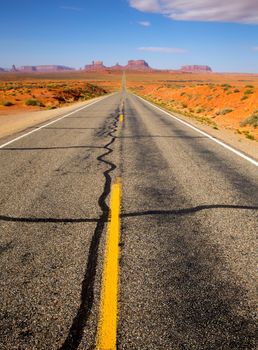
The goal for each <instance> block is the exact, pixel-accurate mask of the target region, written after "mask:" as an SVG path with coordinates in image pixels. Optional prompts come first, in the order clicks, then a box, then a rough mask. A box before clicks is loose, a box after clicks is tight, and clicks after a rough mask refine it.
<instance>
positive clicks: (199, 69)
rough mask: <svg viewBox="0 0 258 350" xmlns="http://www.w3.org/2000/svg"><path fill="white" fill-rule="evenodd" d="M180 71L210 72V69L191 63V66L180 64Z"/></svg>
mask: <svg viewBox="0 0 258 350" xmlns="http://www.w3.org/2000/svg"><path fill="white" fill-rule="evenodd" d="M181 71H183V72H212V69H211V67H209V66H200V65H192V66H182V67H181Z"/></svg>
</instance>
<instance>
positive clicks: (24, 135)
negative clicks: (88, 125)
mask: <svg viewBox="0 0 258 350" xmlns="http://www.w3.org/2000/svg"><path fill="white" fill-rule="evenodd" d="M112 95H113V94H112ZM112 95H108V96H104V97H101V98H99V99H98V100H97V101H94V102H92V103H90V104H88V105H86V106H84V107H80V108H78V109H76V110H75V111H73V112H71V113H68V114H65V115H64V116H62V117H60V118H58V119H55V120H54V121H52V122H49V123H47V124H44V125H42V126H40V127H38V128H36V129H34V130H31V131H29V132H27V133H26V134H23V135H21V136H18V137H16V138H15V139H13V140H11V141H8V142H6V143H4V144H2V145H0V149H1V148H4V147H6V146H8V145H10V144H11V143H13V142H15V141H18V140H20V139H23V138H24V137H26V136H28V135H31V134H33V133H34V132H36V131H39V130H41V129H44V128H46V127H47V126H49V125H51V124H54V123H57V122H58V121H59V120H62V119H64V118H66V117H69V116H70V115H72V114H74V113H77V112H79V111H81V110H83V109H86V108H88V107H90V106H92V105H94V104H95V103H98V102H100V101H103V100H105V99H106V98H108V97H110V96H112Z"/></svg>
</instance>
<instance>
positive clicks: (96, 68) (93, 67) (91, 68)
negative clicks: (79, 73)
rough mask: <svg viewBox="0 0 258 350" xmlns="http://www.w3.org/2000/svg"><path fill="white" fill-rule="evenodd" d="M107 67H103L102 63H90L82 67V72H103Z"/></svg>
mask: <svg viewBox="0 0 258 350" xmlns="http://www.w3.org/2000/svg"><path fill="white" fill-rule="evenodd" d="M105 69H107V67H105V66H104V65H103V61H92V63H91V64H87V65H86V66H85V67H84V70H87V71H99V70H105Z"/></svg>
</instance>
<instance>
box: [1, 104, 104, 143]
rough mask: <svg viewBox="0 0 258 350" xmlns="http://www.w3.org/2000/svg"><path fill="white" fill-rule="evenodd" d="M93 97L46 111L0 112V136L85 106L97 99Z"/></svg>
mask: <svg viewBox="0 0 258 350" xmlns="http://www.w3.org/2000/svg"><path fill="white" fill-rule="evenodd" d="M97 99H98V98H93V99H90V100H88V101H83V102H77V103H73V104H72V105H70V106H67V107H61V108H58V109H53V110H47V111H36V112H30V111H29V112H20V113H19V112H15V113H13V114H8V115H6V114H1V112H0V125H1V127H0V138H2V137H5V136H9V135H12V134H15V133H17V132H19V131H22V130H24V129H27V128H29V127H32V126H34V125H37V124H40V123H43V122H45V121H47V120H50V119H52V118H55V117H59V116H61V115H65V114H66V113H69V112H72V111H73V110H75V109H77V108H80V107H82V106H86V105H87V104H89V103H91V102H93V101H95V100H97Z"/></svg>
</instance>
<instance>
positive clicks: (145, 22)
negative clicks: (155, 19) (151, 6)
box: [138, 21, 151, 27]
mask: <svg viewBox="0 0 258 350" xmlns="http://www.w3.org/2000/svg"><path fill="white" fill-rule="evenodd" d="M138 24H140V25H141V26H143V27H150V26H151V23H150V22H149V21H139V22H138Z"/></svg>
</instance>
